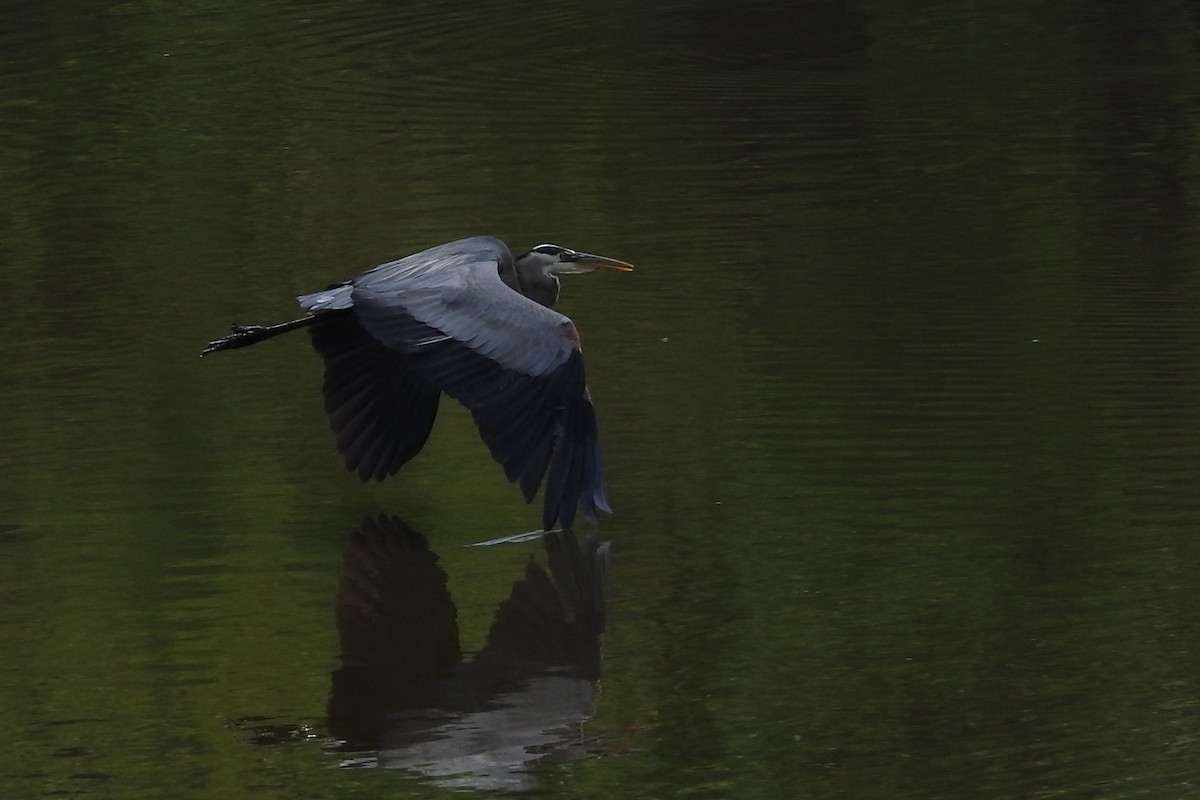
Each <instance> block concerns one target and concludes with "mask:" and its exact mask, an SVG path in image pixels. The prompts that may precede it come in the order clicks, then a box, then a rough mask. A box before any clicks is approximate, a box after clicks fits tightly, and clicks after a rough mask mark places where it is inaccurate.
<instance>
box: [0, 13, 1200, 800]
mask: <svg viewBox="0 0 1200 800" xmlns="http://www.w3.org/2000/svg"><path fill="white" fill-rule="evenodd" d="M1198 42H1200V15H1198V14H1196V13H1195V12H1194V11H1191V10H1189V9H1188V8H1186V7H1185V6H1183V5H1180V4H1177V3H1167V2H1149V3H1142V4H1136V5H1133V4H1127V3H1113V2H1100V3H1097V2H1089V3H1082V2H1068V3H1060V4H1055V5H1053V7H1050V6H1047V5H1046V4H1042V3H1031V2H1018V3H1015V4H1014V3H1011V2H1009V3H986V4H982V5H980V4H977V3H976V4H965V3H959V4H953V3H942V4H935V5H933V6H929V7H927V8H926V9H925V10H923V11H920V12H914V11H913V10H912V9H911V8H909V7H908V6H907V5H905V4H899V3H891V2H868V1H867V0H864V1H863V2H858V3H853V2H845V3H839V2H832V0H830V1H829V2H820V1H816V0H814V1H813V2H802V3H776V2H762V3H750V4H745V5H723V4H713V3H667V4H651V5H648V4H641V3H631V2H616V3H605V4H591V5H578V6H571V5H563V4H561V3H560V4H551V3H533V4H503V3H497V2H483V3H478V4H473V5H470V6H455V7H450V6H448V5H446V4H434V3H420V4H405V5H398V4H386V3H371V2H344V3H338V4H332V3H328V2H313V3H261V4H238V3H221V2H201V3H192V4H182V5H180V4H158V3H148V2H129V3H120V4H110V5H108V6H97V5H96V4H86V3H78V2H70V1H67V2H60V3H50V4H43V5H36V4H29V3H18V2H11V1H10V2H3V1H0V54H2V55H3V58H2V59H0V64H3V66H2V67H0V293H2V296H3V298H4V305H5V313H4V314H3V316H2V318H0V333H2V334H3V338H4V342H5V346H4V347H3V349H0V409H2V410H3V413H2V414H0V441H2V442H3V448H2V450H0V453H2V454H3V455H2V457H0V651H2V652H3V656H2V657H0V708H3V709H4V710H5V712H6V713H4V714H3V715H2V718H0V739H2V740H3V741H4V742H5V744H6V746H5V747H4V748H3V752H2V753H0V795H2V796H3V797H5V798H27V797H28V798H38V797H51V796H63V795H66V796H89V797H97V798H133V797H172V798H231V797H247V798H248V797H255V798H263V797H295V796H304V797H310V798H326V797H329V798H332V797H338V798H356V797H361V798H382V797H388V798H394V797H425V796H442V795H447V794H449V793H450V792H449V791H448V790H447V789H444V788H439V787H438V786H437V785H435V784H434V783H433V782H431V781H430V780H428V779H427V778H425V777H422V776H421V775H420V774H419V773H417V772H412V771H407V770H394V769H347V768H345V764H346V755H345V754H344V753H338V752H334V751H333V750H332V749H331V748H330V747H329V744H330V736H329V734H328V731H327V730H326V729H325V727H324V725H325V721H324V715H325V709H326V703H327V700H328V697H329V692H330V681H331V672H332V671H333V670H334V669H335V668H336V666H337V654H338V640H337V631H336V630H335V626H334V611H333V608H334V595H335V591H336V588H337V581H338V574H339V569H340V564H341V559H342V551H343V548H344V546H345V545H346V542H347V541H348V537H349V536H350V534H351V532H352V531H353V530H354V529H356V528H357V526H358V525H359V522H360V520H361V519H362V517H363V516H364V515H365V514H375V513H379V512H383V513H387V514H394V515H397V516H399V517H402V518H403V519H404V520H405V521H407V522H408V523H409V524H410V525H412V526H413V527H414V528H416V529H418V530H420V531H422V532H423V533H424V534H425V536H426V537H427V538H428V540H429V543H430V547H431V549H433V550H434V551H436V552H437V553H438V554H439V556H440V559H441V562H440V563H441V566H442V568H443V569H444V570H445V572H446V574H447V576H448V588H449V590H450V592H451V594H452V595H453V597H454V600H455V603H456V605H457V612H458V625H459V628H460V633H461V637H462V643H463V647H464V648H465V649H466V650H468V651H470V650H472V649H477V648H479V647H481V646H482V643H483V641H484V638H485V635H486V632H487V630H488V625H489V624H490V620H491V615H492V613H493V611H494V610H495V608H496V605H497V603H498V602H499V601H500V600H501V599H502V598H504V597H505V596H507V594H508V592H509V588H510V586H511V584H512V582H513V581H514V580H515V579H516V578H517V577H518V576H519V575H520V574H521V570H522V569H523V568H524V565H525V563H526V562H527V561H528V560H529V559H530V558H531V557H533V558H538V559H541V554H540V550H539V549H538V547H537V546H536V545H513V546H508V547H499V548H485V549H468V548H464V547H462V545H463V544H466V543H468V542H474V541H479V540H483V539H488V538H492V537H497V536H503V535H508V534H512V533H516V532H519V531H524V530H529V529H530V528H533V527H536V524H537V520H538V518H539V507H538V506H537V505H535V506H533V507H529V506H526V505H525V504H524V503H523V502H522V500H521V499H520V496H519V492H518V491H517V490H516V489H514V488H513V487H511V486H510V485H508V484H507V483H506V482H505V481H504V478H503V475H502V473H501V471H500V470H499V468H498V467H497V466H496V465H495V464H493V463H492V462H491V460H490V459H489V458H488V456H487V452H486V450H485V448H484V447H483V445H482V444H481V443H480V442H479V440H478V438H477V436H476V434H475V432H474V430H473V428H472V426H471V422H470V418H469V416H468V415H467V414H466V413H465V412H463V411H462V410H461V409H459V408H457V407H455V406H454V405H453V404H452V403H444V404H443V411H442V414H441V417H440V419H439V422H438V425H437V427H436V428H435V431H434V434H433V437H432V439H431V442H430V445H429V446H428V447H427V448H426V450H425V451H424V452H423V453H422V455H421V456H420V457H419V458H418V459H417V460H416V461H414V462H413V463H412V464H410V465H409V466H407V467H406V468H405V469H404V471H403V473H402V474H401V475H399V476H397V477H396V478H393V479H390V480H388V481H385V482H384V483H382V484H379V485H375V484H372V485H368V486H364V485H361V484H360V483H359V482H358V481H357V479H356V478H354V477H353V476H352V475H350V474H348V473H346V472H345V471H344V470H343V468H342V466H341V460H340V458H339V457H338V456H337V454H336V452H335V451H334V449H333V442H332V435H331V434H330V433H329V430H328V427H327V424H326V422H325V420H324V417H323V412H322V408H321V401H320V383H321V369H320V364H319V360H318V359H317V357H316V356H315V355H314V354H313V353H312V352H311V349H310V348H309V347H308V344H307V342H306V340H305V337H304V336H303V335H302V334H301V335H296V336H295V338H293V337H290V336H289V337H284V338H281V339H279V340H276V341H273V342H270V343H267V344H263V345H260V346H258V347H255V348H252V349H249V350H243V351H238V352H235V353H228V354H221V355H220V356H219V357H213V358H206V359H204V360H203V361H201V360H200V359H199V358H197V354H198V352H199V350H200V348H201V347H202V346H203V345H204V344H205V343H206V342H207V341H208V340H210V339H212V338H214V337H216V336H219V335H221V334H222V333H223V332H224V331H225V329H226V328H227V326H228V325H229V323H231V322H234V321H237V322H246V323H249V322H258V323H265V322H275V321H280V320H283V319H289V318H291V316H292V315H294V314H295V311H296V307H295V306H294V303H293V302H292V297H293V296H294V295H296V294H299V293H301V292H307V291H313V290H316V289H319V288H321V287H323V286H325V285H326V284H327V283H329V282H330V281H334V280H341V279H345V278H349V277H352V276H354V275H355V274H357V273H358V272H360V271H362V270H363V269H365V268H367V267H370V266H372V265H374V264H376V263H379V262H382V261H385V260H388V259H392V258H396V257H399V256H402V255H405V254H407V253H410V252H414V251H416V250H419V249H422V248H424V247H427V246H429V245H432V244H436V243H439V242H442V241H447V240H450V239H455V238H459V237H462V236H468V235H474V234H481V233H489V234H494V235H498V236H500V237H501V238H503V239H504V240H505V241H507V242H509V244H510V245H511V246H513V247H514V248H520V247H527V246H530V245H533V244H536V243H539V242H544V241H551V242H557V243H559V244H563V245H567V246H572V247H577V248H581V249H586V250H589V251H592V252H599V253H604V254H606V255H612V256H615V257H619V258H623V259H627V260H629V261H632V262H634V263H635V264H637V265H638V270H637V271H636V272H634V273H631V274H629V275H594V276H589V277H580V278H567V279H565V281H564V282H565V284H566V285H565V288H564V297H563V300H562V301H561V304H560V306H559V307H560V309H561V310H563V311H564V313H567V314H569V315H570V316H571V317H572V318H573V319H574V320H575V322H576V324H577V325H578V327H579V329H580V331H581V334H582V337H583V341H584V346H585V354H586V360H587V369H588V377H589V383H590V386H591V391H592V395H593V397H594V399H595V402H596V406H597V409H598V415H599V424H600V429H601V441H602V445H603V450H604V456H605V462H606V471H607V475H608V479H609V490H610V496H611V499H612V501H613V505H614V508H615V511H616V513H615V514H614V515H613V516H612V517H608V518H605V519H604V520H603V521H602V525H603V527H602V533H603V535H604V537H605V538H607V539H611V540H613V541H614V549H613V557H612V565H611V575H610V579H611V587H610V588H611V601H610V606H609V629H608V633H607V636H606V641H605V651H604V662H603V681H602V685H603V693H602V695H601V696H600V699H599V701H598V703H597V705H596V708H595V713H594V716H593V717H592V719H591V721H590V722H589V723H588V724H587V734H588V736H589V737H594V738H593V741H594V743H595V747H594V755H595V757H594V758H590V759H587V760H583V761H575V762H570V763H562V764H543V765H541V766H539V767H536V768H535V769H534V772H533V780H534V782H535V784H536V786H537V787H538V788H539V789H540V790H541V791H543V792H544V793H547V794H551V795H553V796H564V797H605V798H609V797H631V798H646V797H684V796H687V797H722V798H724V797H730V798H779V797H802V798H876V797H877V798H897V797H914V798H972V799H975V798H989V799H990V798H1030V797H1055V798H1059V797H1061V798H1117V797H1132V796H1149V797H1170V798H1181V797H1193V796H1200V789H1198V788H1197V786H1198V785H1200V784H1198V781H1200V770H1198V768H1197V766H1196V765H1197V764H1198V763H1200V752H1198V746H1200V745H1198V744H1197V743H1198V741H1200V715H1198V708H1200V685H1198V684H1200V679H1198V678H1197V675H1198V674H1200V671H1198V668H1200V601H1198V600H1197V597H1200V591H1198V590H1200V578H1197V574H1198V570H1197V564H1198V562H1200V542H1198V539H1197V533H1198V523H1200V502H1198V501H1197V494H1196V483H1197V479H1200V401H1198V400H1197V397H1200V269H1198V267H1197V264H1200V198H1198V197H1197V189H1198V187H1200V182H1198V178H1200V167H1198V164H1200V161H1198V157H1200V113H1198V112H1197V108H1198V107H1200V106H1198V102H1197V101H1198V100H1200V56H1198V51H1197V48H1198V44H1197V43H1198ZM259 724H262V725H279V726H299V727H298V728H297V729H303V730H307V731H310V734H309V735H308V736H301V737H300V738H299V739H298V740H296V741H287V742H283V743H280V744H277V745H274V746H261V745H259V744H255V743H254V741H253V737H252V735H251V734H250V733H249V732H248V729H249V728H251V727H253V726H254V725H259Z"/></svg>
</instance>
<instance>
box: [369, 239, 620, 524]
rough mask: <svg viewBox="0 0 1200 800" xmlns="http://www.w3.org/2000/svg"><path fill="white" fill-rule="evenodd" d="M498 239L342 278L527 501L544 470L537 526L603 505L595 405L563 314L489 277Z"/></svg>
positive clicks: (374, 331)
mask: <svg viewBox="0 0 1200 800" xmlns="http://www.w3.org/2000/svg"><path fill="white" fill-rule="evenodd" d="M508 257H509V256H508V251H507V249H506V248H505V247H504V244H503V243H502V242H500V241H499V240H497V239H491V238H490V237H476V238H473V239H464V240H462V241H460V242H452V243H450V244H449V245H441V246H439V247H435V248H432V249H431V250H427V251H425V252H424V253H418V254H417V255H415V256H409V257H408V258H405V259H401V260H400V261H396V262H392V263H391V264H384V265H382V266H380V267H377V268H376V269H374V270H372V271H370V272H368V273H365V274H364V275H362V276H361V277H360V278H358V279H356V280H355V281H354V282H353V290H352V298H353V308H354V314H355V316H356V317H357V319H358V320H359V322H361V323H362V327H363V328H364V329H365V330H366V331H367V332H368V333H369V334H370V335H371V336H372V337H374V338H375V339H376V340H378V341H379V342H380V343H382V344H384V345H386V346H387V347H389V348H392V349H394V350H398V351H399V352H401V353H403V354H404V355H405V356H407V358H408V359H409V360H410V361H411V363H412V364H413V365H414V366H415V367H416V368H417V369H419V370H420V371H421V373H422V374H423V375H424V376H425V378H426V379H427V380H429V382H430V383H432V384H433V385H435V386H437V387H438V388H440V389H441V390H442V391H444V392H446V394H448V395H450V396H451V397H453V398H454V399H456V400H458V401H459V402H460V403H462V404H463V405H464V406H466V407H467V408H468V409H469V410H470V411H471V414H472V416H473V417H474V419H475V424H476V425H477V427H478V428H479V432H480V435H481V436H482V437H483V440H484V442H485V443H486V444H487V446H488V449H489V450H490V451H491V453H492V456H493V458H495V459H496V461H498V462H499V463H500V465H501V466H502V467H503V468H504V472H505V475H507V476H508V479H509V480H510V481H511V482H513V483H519V484H520V486H521V489H522V491H523V493H524V495H525V499H526V500H532V498H533V496H534V495H535V494H536V493H537V490H538V487H539V486H541V484H542V482H543V479H544V480H545V492H544V495H543V514H542V523H543V527H544V528H545V529H547V530H549V529H550V528H551V527H552V526H553V525H554V523H555V522H556V521H560V522H561V523H562V524H563V526H564V527H570V525H571V523H572V522H573V521H574V517H575V510H576V508H577V507H578V508H579V509H581V510H582V511H583V512H584V514H585V516H586V517H587V518H588V519H590V520H594V519H595V514H596V510H597V509H599V510H602V511H608V510H609V509H608V501H607V498H606V496H605V492H604V478H603V474H602V470H601V466H600V450H599V445H598V443H597V435H596V415H595V409H594V408H593V407H592V402H591V399H590V397H589V396H588V392H587V386H586V384H585V382H584V372H583V356H582V354H581V352H580V350H579V336H578V333H577V332H576V331H575V326H574V325H573V324H572V323H571V320H569V319H568V318H567V317H565V316H563V315H562V314H559V313H557V312H555V311H551V310H550V309H548V308H546V307H544V306H541V305H539V304H537V303H535V302H533V301H532V300H529V299H528V298H526V297H524V296H522V295H521V294H518V293H517V292H514V291H513V290H511V289H509V288H508V287H507V286H505V285H504V283H503V281H501V280H500V276H499V273H498V267H499V264H500V263H501V261H502V259H507V258H508Z"/></svg>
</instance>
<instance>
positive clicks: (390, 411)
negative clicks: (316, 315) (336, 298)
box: [309, 312, 440, 481]
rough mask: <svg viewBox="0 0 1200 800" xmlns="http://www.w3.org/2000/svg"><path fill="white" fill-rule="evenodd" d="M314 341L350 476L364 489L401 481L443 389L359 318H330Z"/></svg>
mask: <svg viewBox="0 0 1200 800" xmlns="http://www.w3.org/2000/svg"><path fill="white" fill-rule="evenodd" d="M309 333H310V334H311V336H312V343H313V347H314V349H316V351H317V352H318V353H319V354H320V355H321V358H322V359H323V360H324V361H325V386H324V394H325V412H326V414H327V415H328V416H329V424H330V427H331V428H332V429H333V432H334V436H335V438H336V441H337V447H338V451H339V452H340V453H341V454H342V457H343V459H344V460H345V463H346V469H348V470H350V471H352V472H357V473H358V476H359V478H361V479H362V480H364V481H367V480H370V479H372V478H374V479H375V480H383V478H385V477H387V476H388V475H392V474H395V472H396V471H397V470H399V469H400V467H401V466H403V465H404V464H405V463H406V462H408V461H409V460H410V459H411V458H412V457H413V456H415V455H416V454H417V453H418V452H420V450H421V448H422V447H423V446H424V445H425V441H426V440H427V439H428V438H429V432H430V430H431V429H432V427H433V420H434V418H435V417H436V416H437V406H438V398H439V396H440V392H439V391H438V389H437V387H436V386H434V385H433V384H431V383H430V382H429V381H428V379H426V378H425V377H424V375H422V374H421V372H420V371H419V370H417V369H415V368H414V367H413V365H412V364H411V363H410V362H409V359H408V358H407V357H406V356H405V355H404V354H403V353H400V352H398V351H396V350H393V349H390V348H388V347H385V346H383V345H382V344H380V343H379V342H378V341H376V340H375V339H374V338H372V337H371V336H370V335H368V334H367V332H366V331H364V330H363V328H362V326H361V325H360V324H359V323H358V321H357V320H356V319H355V318H354V316H353V315H352V314H349V313H344V312H326V313H323V314H321V315H320V319H319V320H318V322H317V323H315V324H313V325H312V326H310V327H309Z"/></svg>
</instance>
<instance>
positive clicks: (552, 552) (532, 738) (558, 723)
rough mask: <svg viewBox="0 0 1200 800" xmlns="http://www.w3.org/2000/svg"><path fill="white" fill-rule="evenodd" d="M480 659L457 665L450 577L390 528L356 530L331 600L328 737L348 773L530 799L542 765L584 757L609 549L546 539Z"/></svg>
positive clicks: (417, 540) (499, 613)
mask: <svg viewBox="0 0 1200 800" xmlns="http://www.w3.org/2000/svg"><path fill="white" fill-rule="evenodd" d="M544 545H545V552H546V558H547V567H548V569H547V568H543V567H542V566H540V565H539V564H537V563H536V562H534V561H530V563H529V564H528V565H527V566H526V568H525V572H524V575H523V576H522V577H521V578H520V579H519V580H517V581H516V582H515V583H514V584H513V587H512V591H511V593H510V595H509V597H508V598H507V599H505V600H504V601H503V602H501V603H500V605H499V608H498V609H497V610H496V613H495V617H494V619H493V622H492V626H491V629H490V631H489V633H488V637H487V641H486V644H485V645H484V647H483V649H482V650H481V651H480V652H479V653H478V654H476V655H475V656H474V657H473V658H471V659H470V660H469V661H467V660H464V658H463V654H462V650H461V648H460V644H459V640H458V625H457V613H456V610H455V607H454V603H453V600H452V599H451V597H450V594H449V592H448V590H447V588H446V574H445V572H444V571H443V570H442V569H441V567H439V566H438V559H437V556H436V555H434V554H433V553H432V552H431V551H430V550H429V549H428V547H427V545H426V542H425V539H424V537H422V536H421V535H420V534H419V533H417V532H415V531H413V530H411V529H410V528H408V527H407V526H405V525H404V523H402V522H401V521H400V520H398V519H396V518H394V517H388V516H380V517H376V518H369V519H366V520H364V521H363V523H362V526H361V528H360V529H359V530H358V531H356V532H355V533H354V535H353V536H352V538H351V540H350V542H349V544H348V545H347V547H346V550H345V554H344V557H343V567H342V575H341V580H340V583H339V587H338V595H337V624H338V634H339V638H340V643H341V662H342V665H341V667H339V668H338V669H337V670H336V671H335V672H334V673H333V681H332V691H331V694H330V699H329V707H328V711H329V728H330V732H331V733H332V734H333V736H334V737H336V738H337V739H339V740H341V745H340V747H339V748H338V749H341V750H343V751H349V752H358V751H363V750H369V751H373V754H372V755H370V756H368V757H366V758H361V759H357V760H353V759H352V760H349V761H347V762H346V765H347V766H381V767H388V768H400V769H407V770H412V771H415V772H418V773H420V774H423V775H426V776H431V777H434V778H436V779H437V782H438V783H440V784H443V785H447V786H457V787H474V788H510V789H511V788H528V787H529V786H530V785H532V784H531V781H532V778H531V776H530V775H529V774H528V770H529V768H530V767H532V766H533V765H534V764H535V763H537V762H538V761H541V760H544V759H552V760H556V761H561V760H569V759H574V758H579V757H582V756H584V755H586V750H585V747H584V740H583V738H582V733H581V725H582V723H583V722H585V721H586V720H587V719H588V718H589V717H590V716H591V714H592V712H593V709H594V706H595V703H596V701H597V699H598V695H599V678H600V646H601V637H602V634H603V632H604V626H605V605H606V595H607V566H608V550H609V544H608V543H607V542H606V543H603V544H601V543H598V542H597V541H596V539H595V537H594V536H593V537H589V538H587V539H585V540H583V541H580V540H578V539H577V538H576V537H575V536H574V534H572V533H570V532H569V531H565V532H555V533H551V534H548V535H547V536H546V537H545V538H544Z"/></svg>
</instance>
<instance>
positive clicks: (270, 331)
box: [200, 316, 316, 357]
mask: <svg viewBox="0 0 1200 800" xmlns="http://www.w3.org/2000/svg"><path fill="white" fill-rule="evenodd" d="M315 319H316V317H314V316H308V317H301V318H300V319H294V320H291V321H290V322H281V323H279V324H278V325H232V326H230V330H231V331H232V333H230V334H229V335H228V336H224V337H222V338H220V339H214V340H213V341H211V342H209V343H208V347H206V348H204V349H203V350H202V351H201V352H200V356H201V357H204V356H206V355H208V354H209V353H215V352H217V351H218V350H236V349H237V348H239V347H249V346H250V345H252V344H257V343H258V342H261V341H263V340H264V339H271V338H273V337H275V336H278V335H279V334H281V333H287V332H288V331H291V330H295V329H296V328H302V327H304V326H306V325H311V324H312V323H313V320H315Z"/></svg>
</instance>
